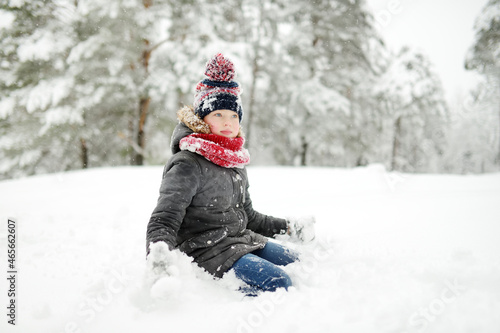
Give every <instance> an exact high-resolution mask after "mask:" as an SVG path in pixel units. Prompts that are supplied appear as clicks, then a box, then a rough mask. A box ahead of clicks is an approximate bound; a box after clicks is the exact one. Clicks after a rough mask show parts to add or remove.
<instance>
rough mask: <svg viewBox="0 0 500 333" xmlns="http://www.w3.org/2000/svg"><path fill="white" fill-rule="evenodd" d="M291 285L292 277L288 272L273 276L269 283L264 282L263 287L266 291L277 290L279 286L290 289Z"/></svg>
mask: <svg viewBox="0 0 500 333" xmlns="http://www.w3.org/2000/svg"><path fill="white" fill-rule="evenodd" d="M291 286H292V279H291V278H290V277H289V276H288V274H280V276H278V277H273V278H271V279H269V281H268V282H267V283H264V285H263V286H262V289H263V290H264V291H276V289H279V288H285V290H288V288H289V287H291Z"/></svg>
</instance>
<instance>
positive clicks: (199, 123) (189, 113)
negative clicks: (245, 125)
mask: <svg viewBox="0 0 500 333" xmlns="http://www.w3.org/2000/svg"><path fill="white" fill-rule="evenodd" d="M177 119H179V121H180V122H181V123H183V124H184V125H186V126H187V127H188V128H189V129H190V130H192V131H193V132H194V133H201V134H211V133H212V131H210V126H208V124H207V123H206V122H204V121H203V120H202V119H200V117H198V116H197V115H196V114H195V113H194V108H193V107H192V106H184V107H182V108H181V109H180V110H179V111H177ZM237 137H238V138H239V137H243V132H242V130H241V126H240V131H239V132H238V135H237Z"/></svg>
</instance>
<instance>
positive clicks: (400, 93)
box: [376, 48, 448, 172]
mask: <svg viewBox="0 0 500 333" xmlns="http://www.w3.org/2000/svg"><path fill="white" fill-rule="evenodd" d="M376 87H377V88H376V90H377V91H378V94H379V98H380V99H381V100H383V101H385V103H386V107H387V109H388V110H389V112H390V114H391V117H390V118H389V119H391V121H390V125H389V126H391V127H392V133H393V140H392V153H391V169H392V170H400V171H407V172H421V171H425V170H432V171H439V167H440V161H439V156H441V155H442V154H443V149H444V144H445V138H444V132H443V129H444V126H445V125H446V124H447V122H448V109H447V105H446V102H445V100H444V93H443V89H442V85H441V82H440V80H439V78H438V77H437V75H436V74H435V73H434V72H433V70H432V66H431V64H430V62H429V60H428V59H427V57H425V56H424V55H423V54H422V53H420V52H417V51H413V50H411V49H409V48H403V49H402V50H401V51H400V52H399V54H398V55H397V56H395V58H394V59H393V61H392V63H391V65H390V66H389V67H388V68H387V70H386V72H385V73H384V75H383V76H382V77H381V78H380V81H379V82H378V83H377V85H376Z"/></svg>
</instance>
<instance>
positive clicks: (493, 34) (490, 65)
mask: <svg viewBox="0 0 500 333" xmlns="http://www.w3.org/2000/svg"><path fill="white" fill-rule="evenodd" d="M474 29H475V32H476V40H475V41H474V43H473V45H472V46H471V48H470V50H469V53H468V55H467V57H466V60H465V68H466V69H469V70H475V71H477V72H479V73H480V74H482V75H483V76H484V77H485V80H486V83H485V86H483V87H479V88H478V89H479V90H481V91H482V93H480V94H476V95H477V96H479V97H480V99H478V100H477V108H478V109H483V108H484V107H488V108H490V109H491V110H495V111H496V113H497V115H498V117H497V120H496V129H495V132H496V136H497V139H496V143H495V145H496V151H497V153H496V164H497V165H498V164H500V0H490V1H488V3H487V4H486V6H485V7H484V8H483V10H482V12H481V14H480V16H479V17H478V18H477V19H476V24H475V27H474ZM483 85H484V84H483ZM483 113H484V112H483Z"/></svg>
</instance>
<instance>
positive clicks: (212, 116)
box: [203, 110, 240, 138]
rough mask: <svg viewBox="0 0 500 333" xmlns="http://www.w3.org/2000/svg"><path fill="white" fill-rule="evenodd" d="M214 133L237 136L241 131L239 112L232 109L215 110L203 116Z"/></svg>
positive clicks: (228, 136) (231, 136)
mask: <svg viewBox="0 0 500 333" xmlns="http://www.w3.org/2000/svg"><path fill="white" fill-rule="evenodd" d="M203 121H204V122H206V123H207V124H208V126H210V130H211V131H212V133H213V134H217V135H221V136H225V137H227V138H235V137H236V136H237V135H238V133H239V131H240V119H239V117H238V114H237V113H236V112H234V111H231V110H215V111H212V112H210V113H209V114H208V115H206V116H205V118H203Z"/></svg>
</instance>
